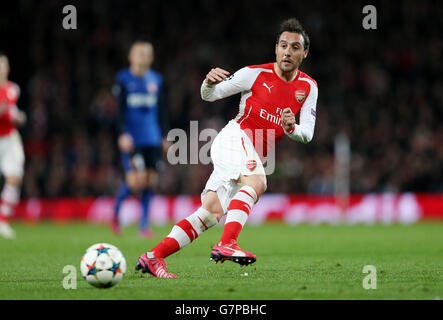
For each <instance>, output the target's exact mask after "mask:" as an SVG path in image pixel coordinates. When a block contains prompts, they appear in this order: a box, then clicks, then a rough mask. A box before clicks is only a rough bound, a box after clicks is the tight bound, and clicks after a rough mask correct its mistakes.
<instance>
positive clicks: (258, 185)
mask: <svg viewBox="0 0 443 320" xmlns="http://www.w3.org/2000/svg"><path fill="white" fill-rule="evenodd" d="M251 187H252V188H254V190H255V192H256V193H257V196H261V195H262V194H263V193H265V191H266V189H267V188H268V185H267V183H266V177H262V176H259V177H258V178H257V179H255V181H254V182H253V183H252V186H251Z"/></svg>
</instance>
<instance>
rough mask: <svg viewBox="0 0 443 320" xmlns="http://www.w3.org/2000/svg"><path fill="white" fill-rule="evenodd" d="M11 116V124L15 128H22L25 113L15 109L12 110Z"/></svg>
mask: <svg viewBox="0 0 443 320" xmlns="http://www.w3.org/2000/svg"><path fill="white" fill-rule="evenodd" d="M11 113H12V114H11V115H12V122H14V124H15V125H17V126H22V125H24V124H25V123H26V119H27V118H26V113H24V112H23V111H21V110H19V109H17V108H13V109H12V110H11Z"/></svg>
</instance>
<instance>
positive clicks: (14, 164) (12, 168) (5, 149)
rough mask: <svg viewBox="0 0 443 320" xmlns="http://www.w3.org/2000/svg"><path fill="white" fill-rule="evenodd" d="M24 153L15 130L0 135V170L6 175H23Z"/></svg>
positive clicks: (20, 176) (20, 140) (19, 176)
mask: <svg viewBox="0 0 443 320" xmlns="http://www.w3.org/2000/svg"><path fill="white" fill-rule="evenodd" d="M24 165H25V153H24V151H23V145H22V139H21V138H20V134H19V133H18V131H17V130H14V131H12V132H11V133H10V134H8V135H6V136H2V137H0V171H1V172H2V174H3V175H4V176H6V177H9V176H14V177H18V178H22V177H23V167H24Z"/></svg>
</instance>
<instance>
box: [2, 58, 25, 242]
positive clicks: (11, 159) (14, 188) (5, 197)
mask: <svg viewBox="0 0 443 320" xmlns="http://www.w3.org/2000/svg"><path fill="white" fill-rule="evenodd" d="M8 76H9V60H8V57H7V56H6V55H5V54H4V53H1V52H0V171H1V173H2V174H3V176H4V178H5V179H4V180H5V183H4V185H3V189H2V191H1V193H0V235H1V236H3V237H5V238H14V237H15V232H14V230H13V229H12V228H11V227H10V225H9V223H8V220H9V217H11V215H12V214H13V213H14V209H15V206H16V205H17V203H18V202H19V200H20V188H21V184H22V177H23V166H24V162H25V155H24V152H23V145H22V141H21V138H20V134H19V133H18V131H17V129H16V126H18V125H23V124H24V123H25V122H26V115H25V113H24V112H23V111H20V110H19V109H18V108H17V101H18V98H19V96H20V88H19V87H18V85H17V84H15V83H14V82H11V81H9V80H8Z"/></svg>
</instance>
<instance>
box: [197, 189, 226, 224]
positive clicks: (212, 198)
mask: <svg viewBox="0 0 443 320" xmlns="http://www.w3.org/2000/svg"><path fill="white" fill-rule="evenodd" d="M202 208H204V209H206V210H207V211H209V212H210V213H211V214H212V215H213V216H214V218H216V219H217V221H220V219H221V218H222V217H223V208H222V206H221V204H220V201H219V200H218V196H217V194H216V193H215V192H208V194H206V197H205V199H204V201H203V204H202Z"/></svg>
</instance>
